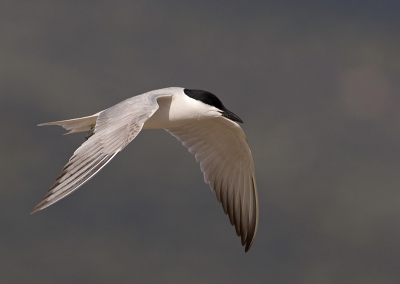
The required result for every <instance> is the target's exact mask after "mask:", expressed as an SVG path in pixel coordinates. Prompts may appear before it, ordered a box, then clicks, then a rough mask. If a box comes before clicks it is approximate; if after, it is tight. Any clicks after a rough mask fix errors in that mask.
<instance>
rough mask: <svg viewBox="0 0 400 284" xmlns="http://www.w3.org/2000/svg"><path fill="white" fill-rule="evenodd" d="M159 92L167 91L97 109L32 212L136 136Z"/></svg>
mask: <svg viewBox="0 0 400 284" xmlns="http://www.w3.org/2000/svg"><path fill="white" fill-rule="evenodd" d="M162 96H170V95H166V94H154V93H149V94H144V95H141V96H136V97H133V98H130V99H127V100H125V101H123V102H121V103H119V104H117V105H115V106H113V107H111V108H108V109H106V110H104V111H102V112H100V113H98V116H97V119H96V121H95V127H94V130H93V134H92V135H91V136H90V137H89V139H88V140H87V141H86V142H84V143H83V144H82V145H81V146H80V147H79V148H78V149H77V150H76V151H75V152H74V154H73V155H72V157H71V158H70V160H69V162H68V163H67V164H66V165H65V166H64V168H63V169H62V171H61V174H60V175H59V177H58V178H57V179H56V181H55V183H54V184H53V185H52V186H51V188H50V189H49V190H48V192H47V194H46V195H45V196H44V198H43V200H42V201H41V202H40V203H39V204H38V205H37V206H36V207H35V208H34V211H33V212H32V213H35V212H37V211H39V210H42V209H44V208H46V207H48V206H50V205H52V204H53V203H55V202H57V201H58V200H60V199H62V198H64V197H65V196H67V195H68V194H70V193H72V192H73V191H75V190H76V189H78V188H79V187H80V186H81V185H83V184H84V183H85V182H87V181H88V180H89V179H90V178H91V177H93V176H94V175H95V174H96V173H97V172H99V171H100V170H101V169H102V168H103V167H104V166H105V165H106V164H107V163H108V162H109V161H110V160H111V159H112V158H113V157H115V155H116V154H117V153H118V152H120V151H121V150H122V149H123V148H125V146H126V145H128V144H129V142H131V141H132V140H133V139H134V138H135V137H136V135H137V134H138V133H139V132H140V130H141V129H142V127H143V124H144V122H145V121H146V120H147V119H148V118H149V117H151V116H152V115H153V113H154V112H155V111H156V110H157V109H158V104H157V98H159V97H162ZM96 115H97V114H96ZM69 121H76V120H69ZM53 124H56V125H62V124H61V123H60V122H55V123H48V124H44V125H53ZM62 126H63V125H62Z"/></svg>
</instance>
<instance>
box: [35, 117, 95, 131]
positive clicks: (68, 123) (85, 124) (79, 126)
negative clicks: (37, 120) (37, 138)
mask: <svg viewBox="0 0 400 284" xmlns="http://www.w3.org/2000/svg"><path fill="white" fill-rule="evenodd" d="M98 116H99V113H96V114H94V115H91V116H85V117H80V118H74V119H67V120H60V121H53V122H46V123H41V124H38V126H46V125H59V126H62V127H64V128H65V129H66V130H69V132H68V133H65V134H71V133H77V132H83V131H89V130H91V129H93V127H94V126H95V125H96V120H97V117H98Z"/></svg>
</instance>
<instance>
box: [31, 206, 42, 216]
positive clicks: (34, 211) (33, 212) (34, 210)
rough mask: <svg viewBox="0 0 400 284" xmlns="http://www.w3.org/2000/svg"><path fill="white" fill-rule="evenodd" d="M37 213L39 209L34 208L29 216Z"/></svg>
mask: <svg viewBox="0 0 400 284" xmlns="http://www.w3.org/2000/svg"><path fill="white" fill-rule="evenodd" d="M38 211H40V209H39V208H35V209H33V211H32V212H31V213H29V214H30V215H33V214H35V213H36V212H38Z"/></svg>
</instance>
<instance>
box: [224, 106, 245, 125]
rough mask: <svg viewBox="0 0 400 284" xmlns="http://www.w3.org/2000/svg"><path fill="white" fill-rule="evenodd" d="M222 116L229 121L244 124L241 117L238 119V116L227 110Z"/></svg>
mask: <svg viewBox="0 0 400 284" xmlns="http://www.w3.org/2000/svg"><path fill="white" fill-rule="evenodd" d="M221 114H222V116H223V117H226V118H227V119H230V120H232V121H236V122H240V123H243V120H241V119H240V117H238V116H237V115H236V114H234V113H233V112H231V111H230V110H227V109H225V110H224V111H223V112H221Z"/></svg>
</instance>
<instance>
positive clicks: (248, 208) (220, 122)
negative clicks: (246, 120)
mask: <svg viewBox="0 0 400 284" xmlns="http://www.w3.org/2000/svg"><path fill="white" fill-rule="evenodd" d="M166 130H167V131H168V132H169V133H171V134H172V135H173V136H175V137H176V138H177V139H178V140H180V141H181V142H182V144H183V145H184V146H185V147H187V148H188V150H189V152H191V153H192V154H194V155H195V157H196V160H197V161H198V162H199V163H200V167H201V170H202V172H203V173H204V181H205V182H206V183H208V184H209V185H210V187H211V189H212V190H213V191H214V192H215V195H216V197H217V199H218V201H219V202H220V203H221V204H222V207H223V209H224V212H225V213H226V214H228V216H229V219H230V222H231V224H232V225H234V226H235V229H236V233H237V235H238V236H240V237H241V241H242V245H245V250H246V252H247V251H248V250H249V249H250V247H251V245H252V243H253V239H254V236H255V234H256V231H257V225H258V201H257V186H256V181H255V176H254V164H253V158H252V155H251V151H250V149H249V146H248V144H247V141H246V137H245V135H244V132H243V130H242V129H241V128H240V127H239V125H238V124H236V123H234V122H232V121H230V120H228V119H226V118H224V117H219V118H212V119H209V120H201V121H196V122H195V123H190V124H187V125H185V126H183V127H179V128H171V129H166Z"/></svg>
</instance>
